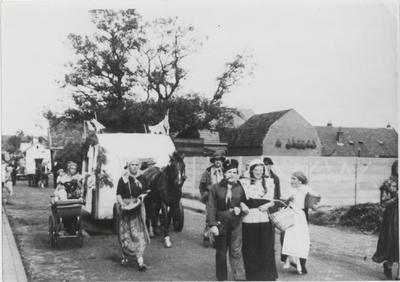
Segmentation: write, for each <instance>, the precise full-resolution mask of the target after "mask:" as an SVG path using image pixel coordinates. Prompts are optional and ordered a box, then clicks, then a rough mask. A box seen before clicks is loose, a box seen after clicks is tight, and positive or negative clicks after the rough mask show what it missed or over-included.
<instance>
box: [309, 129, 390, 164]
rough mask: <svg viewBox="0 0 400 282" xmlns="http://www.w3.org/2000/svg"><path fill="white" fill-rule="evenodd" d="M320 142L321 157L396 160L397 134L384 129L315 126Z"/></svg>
mask: <svg viewBox="0 0 400 282" xmlns="http://www.w3.org/2000/svg"><path fill="white" fill-rule="evenodd" d="M315 129H316V131H317V132H318V136H319V139H320V140H321V144H322V150H321V155H322V156H326V157H328V156H335V157H362V158H397V157H398V134H397V132H396V131H395V130H394V129H393V128H391V127H390V126H387V127H386V128H359V127H334V126H332V123H328V124H327V126H315Z"/></svg>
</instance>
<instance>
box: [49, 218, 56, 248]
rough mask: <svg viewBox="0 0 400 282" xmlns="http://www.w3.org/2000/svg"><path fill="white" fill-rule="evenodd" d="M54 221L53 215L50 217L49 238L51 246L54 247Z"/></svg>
mask: <svg viewBox="0 0 400 282" xmlns="http://www.w3.org/2000/svg"><path fill="white" fill-rule="evenodd" d="M54 236H55V234H54V223H53V217H52V216H50V217H49V240H50V247H54Z"/></svg>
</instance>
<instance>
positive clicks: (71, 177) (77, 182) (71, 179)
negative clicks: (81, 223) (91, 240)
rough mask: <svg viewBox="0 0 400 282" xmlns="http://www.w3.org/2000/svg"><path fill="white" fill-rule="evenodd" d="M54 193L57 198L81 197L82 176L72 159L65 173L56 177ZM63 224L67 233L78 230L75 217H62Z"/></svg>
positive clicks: (74, 232) (73, 233) (73, 232)
mask: <svg viewBox="0 0 400 282" xmlns="http://www.w3.org/2000/svg"><path fill="white" fill-rule="evenodd" d="M54 195H55V196H56V197H58V198H59V200H73V199H82V176H81V175H80V174H79V173H78V165H77V164H76V163H74V162H72V161H69V162H68V163H67V173H66V174H64V175H62V176H59V177H57V188H56V189H55V191H54ZM63 225H64V227H65V229H66V231H67V233H68V234H69V235H75V234H76V232H77V231H78V219H77V218H63Z"/></svg>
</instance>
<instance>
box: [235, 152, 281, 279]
mask: <svg viewBox="0 0 400 282" xmlns="http://www.w3.org/2000/svg"><path fill="white" fill-rule="evenodd" d="M265 173H266V167H265V165H264V163H263V161H262V160H261V159H255V160H253V161H252V162H251V163H250V168H249V176H250V178H249V179H245V178H244V179H240V183H241V184H242V186H243V188H244V191H245V193H246V201H245V202H244V204H243V206H242V209H244V210H246V207H247V209H248V213H247V215H245V216H244V217H243V221H242V229H243V248H242V253H243V261H244V266H245V270H246V279H247V280H251V281H275V280H276V279H277V278H278V272H277V270H276V264H275V228H274V226H273V225H272V223H271V222H270V221H269V217H268V212H267V211H268V210H269V211H271V212H272V211H274V210H276V209H277V206H278V205H277V204H275V202H274V199H279V198H280V190H279V187H276V186H275V185H274V183H273V181H272V179H268V178H266V177H265ZM268 180H269V181H268ZM244 205H246V207H244Z"/></svg>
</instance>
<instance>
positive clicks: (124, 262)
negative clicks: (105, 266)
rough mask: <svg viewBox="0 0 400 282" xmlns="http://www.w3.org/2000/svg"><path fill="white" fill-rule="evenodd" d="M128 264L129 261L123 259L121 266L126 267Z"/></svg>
mask: <svg viewBox="0 0 400 282" xmlns="http://www.w3.org/2000/svg"><path fill="white" fill-rule="evenodd" d="M127 264H128V259H127V258H123V259H122V260H121V265H122V266H126V265H127Z"/></svg>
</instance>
